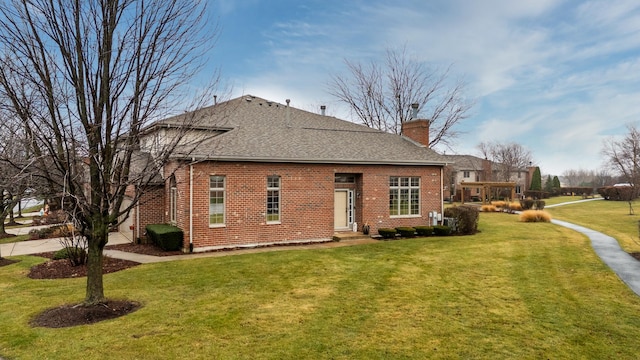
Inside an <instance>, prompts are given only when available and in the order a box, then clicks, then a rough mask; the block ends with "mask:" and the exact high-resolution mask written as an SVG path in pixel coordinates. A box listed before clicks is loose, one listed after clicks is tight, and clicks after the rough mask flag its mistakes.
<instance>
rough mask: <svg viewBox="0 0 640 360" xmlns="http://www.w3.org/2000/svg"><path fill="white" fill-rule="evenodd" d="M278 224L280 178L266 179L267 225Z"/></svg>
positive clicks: (270, 177)
mask: <svg viewBox="0 0 640 360" xmlns="http://www.w3.org/2000/svg"><path fill="white" fill-rule="evenodd" d="M279 222H280V176H269V177H267V223H279Z"/></svg>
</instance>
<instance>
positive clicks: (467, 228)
mask: <svg viewBox="0 0 640 360" xmlns="http://www.w3.org/2000/svg"><path fill="white" fill-rule="evenodd" d="M444 216H445V217H449V218H454V219H455V223H454V224H455V225H454V226H455V229H452V230H453V232H455V233H456V234H461V235H473V234H475V233H477V232H478V219H479V218H480V212H479V211H478V208H477V207H475V206H470V205H461V206H454V207H450V208H447V209H445V210H444Z"/></svg>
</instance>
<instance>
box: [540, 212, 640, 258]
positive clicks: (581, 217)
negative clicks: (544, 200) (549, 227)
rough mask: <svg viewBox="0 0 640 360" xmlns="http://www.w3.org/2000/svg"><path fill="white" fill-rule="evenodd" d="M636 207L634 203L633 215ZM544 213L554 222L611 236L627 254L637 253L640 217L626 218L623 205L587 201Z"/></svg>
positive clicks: (631, 216)
mask: <svg viewBox="0 0 640 360" xmlns="http://www.w3.org/2000/svg"><path fill="white" fill-rule="evenodd" d="M639 205H640V203H638V202H634V209H635V210H636V212H640V206H639ZM545 211H548V212H549V213H550V214H551V216H552V217H553V218H554V219H558V220H565V221H570V222H573V223H575V224H578V225H582V226H585V227H588V228H590V229H593V230H597V231H600V232H602V233H605V234H607V235H609V236H612V237H614V238H616V240H618V242H619V243H620V246H621V247H622V248H623V249H624V250H625V251H627V252H640V241H639V239H638V237H639V231H640V224H639V223H638V221H640V216H639V215H637V214H636V215H629V204H628V203H627V202H626V201H606V200H598V201H589V202H584V203H579V204H568V205H563V206H559V207H554V208H545Z"/></svg>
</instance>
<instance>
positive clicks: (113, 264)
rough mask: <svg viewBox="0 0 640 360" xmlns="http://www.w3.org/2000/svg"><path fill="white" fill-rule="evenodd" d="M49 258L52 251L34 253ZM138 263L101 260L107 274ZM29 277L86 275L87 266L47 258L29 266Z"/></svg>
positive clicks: (74, 276) (61, 277) (64, 277)
mask: <svg viewBox="0 0 640 360" xmlns="http://www.w3.org/2000/svg"><path fill="white" fill-rule="evenodd" d="M34 255H36V256H42V257H46V258H49V259H51V258H52V257H53V253H52V252H51V253H40V254H34ZM137 265H140V264H139V263H137V262H135V261H129V260H122V259H114V258H110V257H106V256H105V258H104V260H103V266H102V273H103V274H109V273H113V272H116V271H120V270H124V269H128V268H131V267H134V266H137ZM27 276H28V277H30V278H31V279H68V278H77V277H83V276H87V266H86V265H81V266H71V262H69V260H66V259H62V260H49V261H47V262H44V263H42V264H39V265H35V266H32V267H31V270H30V271H29V274H28V275H27Z"/></svg>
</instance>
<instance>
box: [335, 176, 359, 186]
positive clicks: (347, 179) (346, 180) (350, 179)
mask: <svg viewBox="0 0 640 360" xmlns="http://www.w3.org/2000/svg"><path fill="white" fill-rule="evenodd" d="M334 179H335V183H336V184H355V183H356V176H355V175H353V174H336V175H335V178H334Z"/></svg>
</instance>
